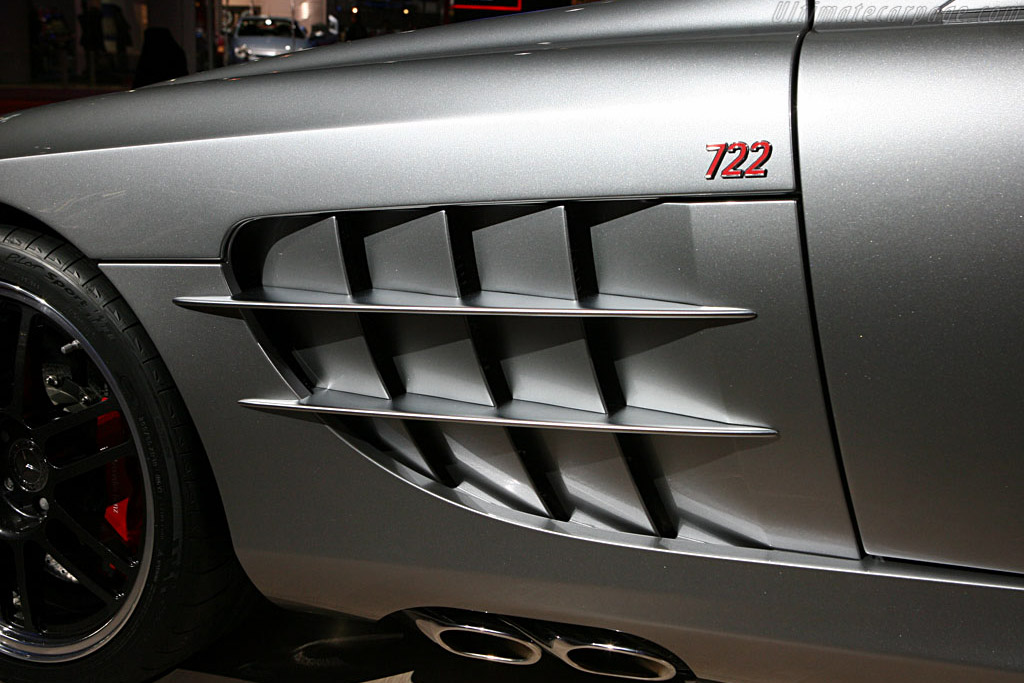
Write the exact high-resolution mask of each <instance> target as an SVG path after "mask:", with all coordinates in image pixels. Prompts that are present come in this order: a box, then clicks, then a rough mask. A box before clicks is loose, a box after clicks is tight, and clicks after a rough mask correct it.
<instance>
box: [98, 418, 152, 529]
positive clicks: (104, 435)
mask: <svg viewBox="0 0 1024 683" xmlns="http://www.w3.org/2000/svg"><path fill="white" fill-rule="evenodd" d="M103 400H104V401H105V400H106V399H103ZM126 437H127V434H125V428H124V418H123V417H122V416H121V413H120V412H118V411H116V410H112V411H111V412H109V413H104V414H103V415H100V416H99V417H98V418H96V445H97V446H98V447H99V448H101V449H102V448H112V447H113V446H117V445H118V444H121V443H124V441H125V439H126ZM134 492H135V486H134V484H133V483H132V477H131V475H130V474H129V473H128V465H127V462H126V461H125V460H124V459H121V460H118V461H116V462H112V463H110V464H109V465H107V500H113V501H117V502H115V503H114V504H113V505H110V506H108V507H107V509H106V512H104V514H103V517H104V519H106V520H107V523H108V524H110V526H111V528H113V529H114V531H116V532H117V535H118V536H120V537H121V540H122V541H124V542H125V544H126V545H127V546H128V547H129V548H135V547H137V546H138V542H139V536H140V534H141V532H142V524H141V519H136V517H137V515H134V514H130V512H131V503H132V495H133V494H134Z"/></svg>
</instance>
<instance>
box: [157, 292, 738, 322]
mask: <svg viewBox="0 0 1024 683" xmlns="http://www.w3.org/2000/svg"><path fill="white" fill-rule="evenodd" d="M174 303H176V304H178V305H179V306H183V307H186V308H198V309H218V308H226V309H236V310H277V311H312V312H317V311H321V312H325V313H330V312H335V313H414V314H416V313H418V314H424V315H501V316H541V317H561V318H585V317H593V318H655V319H681V318H690V319H695V320H750V319H752V318H755V317H757V314H756V313H755V312H754V311H751V310H748V309H745V308H734V307H730V306H698V305H693V304H680V303H674V302H670V301H657V300H653V299H639V298H636V297H627V296H616V295H611V294H598V295H595V296H589V297H583V298H581V299H580V300H579V301H573V300H566V299H554V298H549V297H541V296H532V295H525V294H507V293H503V292H478V293H476V294H471V295H468V296H464V297H448V296H437V295H433V294H421V293H416V292H400V291H394V290H385V289H374V290H371V291H369V292H366V293H362V294H357V295H354V296H350V295H344V294H327V293H323V292H312V291H304V290H295V289H283V288H277V287H266V288H263V289H261V290H257V291H254V292H250V293H246V294H241V295H236V296H230V297H228V296H184V297H177V298H176V299H174Z"/></svg>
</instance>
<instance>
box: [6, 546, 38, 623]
mask: <svg viewBox="0 0 1024 683" xmlns="http://www.w3.org/2000/svg"><path fill="white" fill-rule="evenodd" d="M27 545H28V544H26V543H24V542H21V543H14V544H12V546H11V549H12V550H13V552H14V575H15V585H16V586H17V590H18V602H19V603H20V607H21V617H22V621H23V623H24V626H25V629H26V630H27V631H36V630H38V629H37V627H36V615H35V614H34V613H33V609H32V596H33V595H34V593H33V591H32V586H31V583H32V568H31V567H29V566H28V564H29V563H28V547H27Z"/></svg>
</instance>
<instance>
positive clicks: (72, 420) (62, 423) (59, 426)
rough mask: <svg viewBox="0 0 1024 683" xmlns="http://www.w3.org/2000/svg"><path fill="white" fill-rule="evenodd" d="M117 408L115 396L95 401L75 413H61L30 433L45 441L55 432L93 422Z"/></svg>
mask: <svg viewBox="0 0 1024 683" xmlns="http://www.w3.org/2000/svg"><path fill="white" fill-rule="evenodd" d="M118 408H119V406H118V403H117V399H115V398H108V399H107V400H105V401H97V402H96V403H93V404H92V405H91V406H87V407H85V408H83V409H82V410H79V411H78V412H76V413H67V414H65V415H61V416H60V417H58V418H54V419H53V420H50V421H49V422H47V423H46V424H42V425H39V426H38V427H35V428H34V429H33V430H32V434H33V436H35V437H36V438H38V439H40V440H43V441H45V440H46V439H49V438H50V437H52V436H54V435H56V434H60V433H62V432H66V431H69V430H72V429H75V428H77V427H81V426H82V425H84V424H86V423H88V422H93V421H95V420H96V418H98V417H100V416H101V415H106V414H107V413H110V412H113V411H115V410H118Z"/></svg>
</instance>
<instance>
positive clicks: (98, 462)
mask: <svg viewBox="0 0 1024 683" xmlns="http://www.w3.org/2000/svg"><path fill="white" fill-rule="evenodd" d="M134 454H135V444H133V443H132V442H131V441H125V442H124V443H122V444H118V445H117V446H110V447H109V448H104V449H103V450H100V451H97V452H96V453H93V454H91V455H85V456H82V457H79V458H75V459H74V460H72V461H71V462H69V463H67V464H66V465H61V466H60V467H54V468H53V474H52V475H51V476H52V477H53V480H54V481H55V482H57V483H60V482H62V481H67V480H68V479H73V478H74V477H78V476H81V475H83V474H85V473H86V472H91V471H93V470H95V469H96V468H98V467H102V466H104V465H107V464H109V463H112V462H114V461H115V460H120V459H121V458H126V457H128V456H130V455H134Z"/></svg>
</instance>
